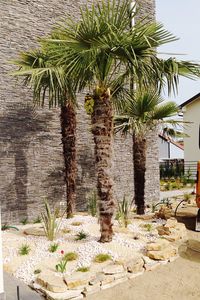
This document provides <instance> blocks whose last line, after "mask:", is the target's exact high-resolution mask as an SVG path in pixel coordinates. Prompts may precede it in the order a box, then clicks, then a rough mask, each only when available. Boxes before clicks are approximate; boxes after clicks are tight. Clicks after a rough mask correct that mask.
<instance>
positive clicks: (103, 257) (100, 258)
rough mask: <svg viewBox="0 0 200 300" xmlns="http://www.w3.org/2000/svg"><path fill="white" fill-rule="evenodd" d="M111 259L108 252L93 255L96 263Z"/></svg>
mask: <svg viewBox="0 0 200 300" xmlns="http://www.w3.org/2000/svg"><path fill="white" fill-rule="evenodd" d="M111 259H112V257H111V256H110V255H109V254H104V253H101V254H98V255H96V256H95V258H94V261H95V262H97V263H103V262H105V261H108V260H111Z"/></svg>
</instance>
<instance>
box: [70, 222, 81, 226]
mask: <svg viewBox="0 0 200 300" xmlns="http://www.w3.org/2000/svg"><path fill="white" fill-rule="evenodd" d="M82 224H83V223H82V222H72V223H71V225H72V226H81V225H82Z"/></svg>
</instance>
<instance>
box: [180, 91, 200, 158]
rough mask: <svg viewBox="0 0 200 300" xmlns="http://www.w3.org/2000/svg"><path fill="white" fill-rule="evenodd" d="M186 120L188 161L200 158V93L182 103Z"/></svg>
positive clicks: (185, 146) (186, 153) (185, 156)
mask: <svg viewBox="0 0 200 300" xmlns="http://www.w3.org/2000/svg"><path fill="white" fill-rule="evenodd" d="M180 109H181V111H182V113H183V120H184V122H190V123H188V124H185V125H184V127H185V128H184V133H185V134H186V135H187V136H186V137H185V138H184V158H185V161H186V162H197V161H199V160H200V93H198V94H197V95H195V96H194V97H192V98H191V99H189V100H187V101H185V102H184V103H183V104H181V105H180Z"/></svg>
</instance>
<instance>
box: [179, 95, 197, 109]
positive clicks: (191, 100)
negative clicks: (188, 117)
mask: <svg viewBox="0 0 200 300" xmlns="http://www.w3.org/2000/svg"><path fill="white" fill-rule="evenodd" d="M199 97H200V93H198V94H196V95H195V96H193V97H192V98H190V99H189V100H187V101H185V102H183V103H182V104H181V105H179V108H183V107H184V106H186V105H188V104H190V103H191V102H193V101H195V100H196V99H197V98H199Z"/></svg>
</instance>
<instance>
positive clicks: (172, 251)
mask: <svg viewBox="0 0 200 300" xmlns="http://www.w3.org/2000/svg"><path fill="white" fill-rule="evenodd" d="M177 253H178V250H177V248H176V247H173V246H172V245H169V246H168V247H167V248H165V249H164V250H160V251H147V256H148V257H149V258H151V259H155V260H168V259H170V258H171V257H174V256H176V255H177Z"/></svg>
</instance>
